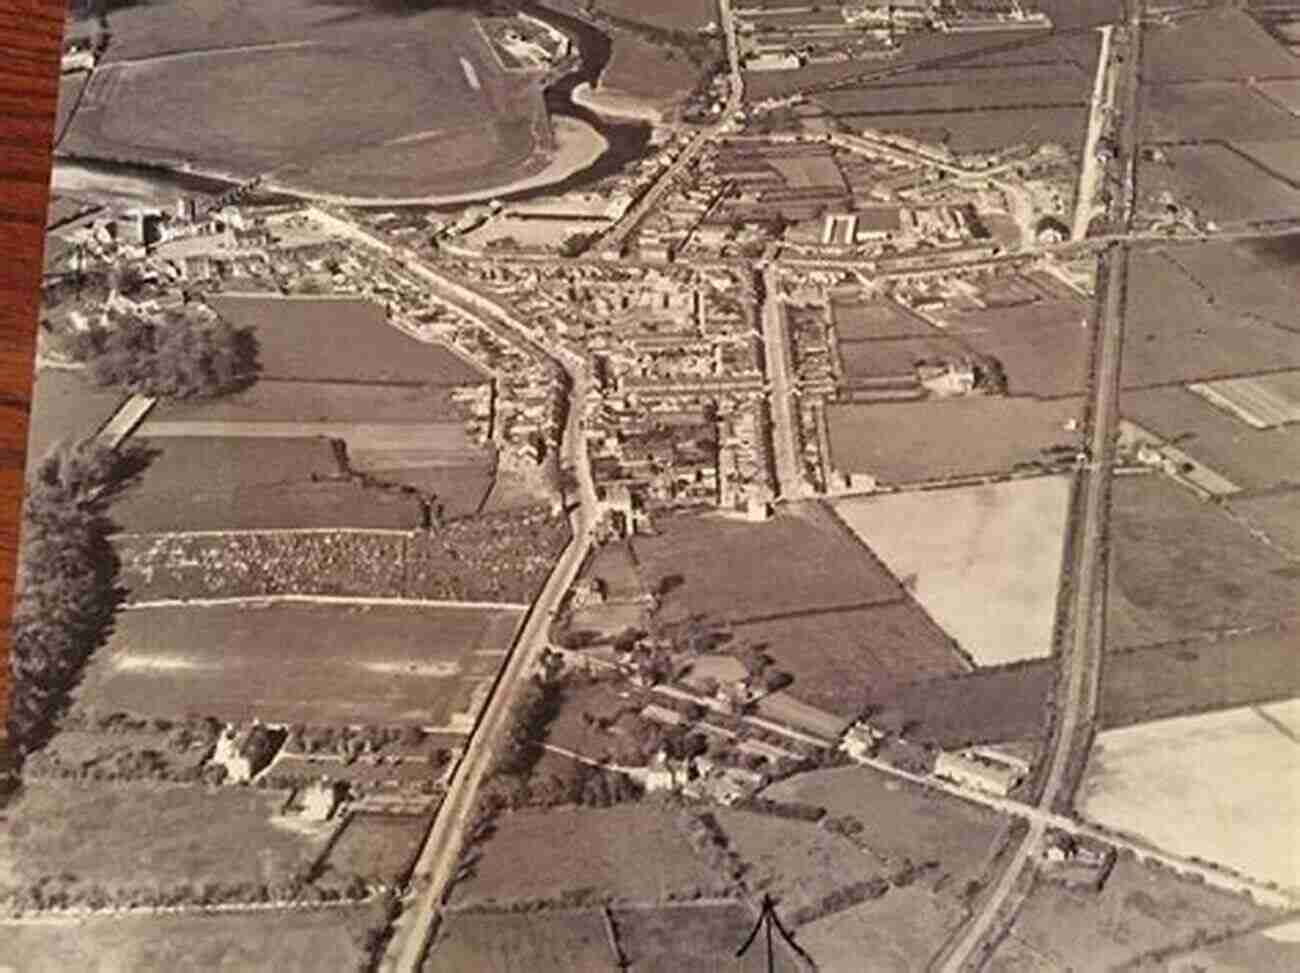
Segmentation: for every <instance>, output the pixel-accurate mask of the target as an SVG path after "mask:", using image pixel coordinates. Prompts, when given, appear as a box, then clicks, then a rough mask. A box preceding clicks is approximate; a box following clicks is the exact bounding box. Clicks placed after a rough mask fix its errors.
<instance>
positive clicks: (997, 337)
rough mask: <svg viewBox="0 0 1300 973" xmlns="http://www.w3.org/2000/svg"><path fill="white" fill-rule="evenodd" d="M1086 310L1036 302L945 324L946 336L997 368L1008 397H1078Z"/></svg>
mask: <svg viewBox="0 0 1300 973" xmlns="http://www.w3.org/2000/svg"><path fill="white" fill-rule="evenodd" d="M1090 314H1091V310H1090V308H1089V307H1088V305H1087V304H1085V303H1084V302H1083V301H1082V300H1041V301H1035V302H1033V303H1031V304H1022V305H1017V306H1014V307H997V308H988V309H987V310H981V311H973V312H969V313H965V314H953V315H949V316H948V317H947V318H946V321H947V323H948V324H949V325H950V327H951V330H952V332H954V333H956V334H958V335H960V340H961V341H962V342H963V343H964V344H966V345H968V346H970V347H971V348H973V349H974V350H975V351H977V352H979V353H980V354H982V355H989V356H992V357H993V358H996V359H997V360H998V361H999V362H1001V364H1002V367H1003V371H1004V372H1005V374H1006V377H1007V391H1008V393H1010V394H1011V395H1032V396H1037V397H1051V396H1063V395H1078V394H1081V393H1082V392H1084V391H1085V390H1086V388H1087V384H1088V345H1089V339H1090V335H1091V332H1090V331H1088V329H1087V328H1086V327H1083V326H1082V325H1084V324H1085V323H1086V322H1087V320H1088V318H1089V316H1090Z"/></svg>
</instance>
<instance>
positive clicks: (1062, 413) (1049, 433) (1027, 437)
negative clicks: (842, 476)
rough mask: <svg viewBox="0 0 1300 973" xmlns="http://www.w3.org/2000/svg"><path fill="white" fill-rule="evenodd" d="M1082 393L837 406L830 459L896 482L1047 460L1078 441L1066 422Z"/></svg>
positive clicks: (1075, 413)
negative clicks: (1058, 396)
mask: <svg viewBox="0 0 1300 973" xmlns="http://www.w3.org/2000/svg"><path fill="white" fill-rule="evenodd" d="M1082 413H1083V403H1082V402H1081V401H1080V400H1079V399H1054V400H1051V401H1042V400H1034V399H1028V398H982V397H969V398H965V399H949V400H947V401H938V400H936V401H931V402H918V403H889V402H880V403H872V404H851V405H832V406H829V407H827V409H826V417H827V421H828V424H829V426H830V442H831V465H832V466H833V467H834V468H835V469H837V470H842V471H845V472H850V473H868V474H870V475H872V476H874V477H876V478H877V479H878V480H879V481H880V482H881V483H882V484H884V485H890V486H895V485H899V484H906V483H922V482H927V481H931V480H944V479H949V478H952V477H965V476H986V475H993V474H998V473H1007V472H1010V471H1011V470H1013V469H1014V468H1016V467H1017V466H1022V465H1024V464H1032V463H1039V462H1042V461H1043V460H1044V454H1043V451H1044V450H1046V449H1049V448H1051V447H1053V446H1059V445H1069V446H1071V447H1073V446H1074V445H1075V444H1076V443H1077V441H1078V433H1074V432H1069V431H1067V430H1066V424H1067V423H1069V422H1070V421H1071V420H1076V421H1077V420H1078V419H1079V418H1081V416H1082Z"/></svg>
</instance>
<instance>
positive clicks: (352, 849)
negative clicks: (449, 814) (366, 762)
mask: <svg viewBox="0 0 1300 973" xmlns="http://www.w3.org/2000/svg"><path fill="white" fill-rule="evenodd" d="M428 829H429V822H428V820H427V819H425V818H424V817H421V816H416V815H397V814H353V815H352V816H351V817H349V818H348V823H347V824H346V825H345V826H344V828H343V833H342V834H341V835H339V837H338V838H337V839H336V840H335V842H334V844H333V846H332V847H331V848H330V853H329V855H328V857H327V858H326V859H325V867H326V869H329V870H332V871H334V872H335V873H337V874H339V875H344V876H351V875H360V876H361V877H362V878H364V879H365V880H366V881H367V882H371V883H382V884H384V885H390V886H394V885H397V884H398V883H399V882H400V881H401V880H402V879H403V878H404V877H405V875H406V872H407V870H408V869H409V868H410V867H411V865H412V864H413V863H414V862H415V857H416V855H418V854H419V851H420V843H421V842H422V841H423V840H424V835H425V832H426V831H428Z"/></svg>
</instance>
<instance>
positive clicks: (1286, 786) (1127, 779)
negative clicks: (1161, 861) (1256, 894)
mask: <svg viewBox="0 0 1300 973" xmlns="http://www.w3.org/2000/svg"><path fill="white" fill-rule="evenodd" d="M1297 728H1300V699H1296V700H1291V701H1289V702H1286V703H1276V704H1273V705H1270V706H1260V707H1241V708H1238V709H1231V710H1224V711H1222V712H1218V713H1206V714H1204V715H1201V716H1188V717H1179V718H1175V719H1171V720H1159V721H1157V722H1154V723H1146V724H1143V725H1140V726H1133V727H1128V728H1125V729H1121V730H1110V731H1107V732H1104V733H1102V734H1101V735H1100V736H1099V737H1098V741H1097V748H1096V750H1095V751H1094V753H1093V757H1092V760H1091V763H1090V765H1089V767H1088V773H1087V776H1086V777H1085V778H1084V782H1083V790H1082V799H1081V801H1080V811H1081V812H1082V814H1083V816H1084V817H1086V818H1088V819H1089V820H1092V821H1096V822H1097V823H1099V824H1102V825H1105V826H1106V827H1110V828H1114V829H1116V830H1119V831H1123V832H1125V833H1127V834H1131V835H1134V836H1136V837H1140V838H1142V839H1145V840H1147V841H1150V842H1151V843H1152V844H1154V845H1155V846H1156V847H1158V848H1162V849H1164V850H1165V851H1169V852H1172V853H1174V854H1177V855H1182V856H1186V857H1191V856H1197V857H1200V858H1202V859H1205V860H1206V861H1210V862H1214V863H1217V864H1221V865H1226V866H1228V867H1231V868H1235V869H1237V870H1239V871H1241V872H1243V873H1244V874H1246V875H1249V876H1252V877H1254V878H1257V879H1260V880H1263V881H1274V882H1277V883H1279V884H1281V885H1283V886H1295V887H1300V831H1297V830H1296V827H1295V822H1296V821H1297V820H1300V745H1298V743H1297V737H1296V729H1297Z"/></svg>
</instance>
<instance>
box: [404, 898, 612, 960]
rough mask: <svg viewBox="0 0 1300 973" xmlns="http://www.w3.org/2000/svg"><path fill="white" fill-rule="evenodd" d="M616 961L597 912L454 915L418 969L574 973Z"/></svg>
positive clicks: (447, 917)
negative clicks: (573, 972) (574, 972)
mask: <svg viewBox="0 0 1300 973" xmlns="http://www.w3.org/2000/svg"><path fill="white" fill-rule="evenodd" d="M617 962H618V959H617V957H616V956H615V955H614V951H613V950H612V949H611V948H610V944H609V937H608V936H607V935H606V933H605V920H604V917H603V916H602V915H601V914H600V912H599V911H597V910H594V909H592V910H583V911H576V910H569V909H564V910H556V911H553V912H552V911H548V912H541V913H538V912H532V913H526V914H519V913H509V912H501V913H496V912H453V913H450V914H448V915H446V916H445V917H444V918H443V920H442V923H441V925H440V926H439V928H438V934H437V938H436V939H435V940H434V942H433V945H432V946H431V947H430V949H429V952H428V954H427V955H426V956H425V959H424V963H423V964H422V965H421V966H420V970H421V973H465V971H468V970H473V971H475V973H570V971H573V970H592V971H593V973H594V971H597V970H613V969H616V968H617Z"/></svg>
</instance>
